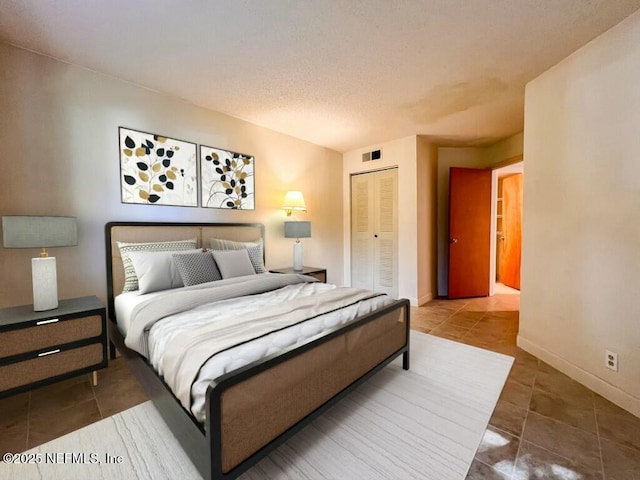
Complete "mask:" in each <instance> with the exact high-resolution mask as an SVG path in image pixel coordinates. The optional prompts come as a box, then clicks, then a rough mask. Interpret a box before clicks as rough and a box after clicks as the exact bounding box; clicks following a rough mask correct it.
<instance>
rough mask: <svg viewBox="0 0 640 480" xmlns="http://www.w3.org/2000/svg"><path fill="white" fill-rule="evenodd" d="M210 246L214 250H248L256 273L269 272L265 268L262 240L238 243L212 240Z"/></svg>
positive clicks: (220, 239)
mask: <svg viewBox="0 0 640 480" xmlns="http://www.w3.org/2000/svg"><path fill="white" fill-rule="evenodd" d="M209 244H210V246H211V249H212V250H242V249H243V248H246V249H247V251H248V252H249V259H250V260H251V265H253V269H254V270H255V272H256V273H265V272H266V271H267V269H266V267H265V266H264V245H263V243H262V238H258V239H257V240H254V241H252V242H236V241H235V240H225V239H223V238H210V239H209Z"/></svg>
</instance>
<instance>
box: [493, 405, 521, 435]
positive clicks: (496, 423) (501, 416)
mask: <svg viewBox="0 0 640 480" xmlns="http://www.w3.org/2000/svg"><path fill="white" fill-rule="evenodd" d="M526 415H527V410H526V409H524V408H520V407H516V406H515V405H513V404H511V403H507V402H505V401H503V400H498V403H497V404H496V408H495V410H494V411H493V415H492V416H491V419H490V420H489V425H491V426H493V427H495V428H497V429H499V430H503V431H505V432H507V433H510V434H512V435H515V436H516V437H520V436H521V435H522V427H523V425H524V419H525V417H526Z"/></svg>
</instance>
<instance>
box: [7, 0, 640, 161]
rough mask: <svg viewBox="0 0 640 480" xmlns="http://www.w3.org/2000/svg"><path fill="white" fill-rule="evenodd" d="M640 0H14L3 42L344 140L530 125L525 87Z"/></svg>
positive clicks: (472, 136)
mask: <svg viewBox="0 0 640 480" xmlns="http://www.w3.org/2000/svg"><path fill="white" fill-rule="evenodd" d="M639 7H640V0H337V1H336V0H322V1H319V0H251V1H249V0H182V1H176V0H104V1H97V0H91V1H88V0H0V40H1V41H5V42H8V43H11V44H13V45H17V46H20V47H23V48H26V49H29V50H33V51H35V52H39V53H43V54H45V55H49V56H51V57H54V58H58V59H60V60H63V61H66V62H70V63H73V64H77V65H82V66H84V67H87V68H90V69H93V70H96V71H99V72H103V73H106V74H109V75H113V76H115V77H118V78H122V79H125V80H128V81H131V82H134V83H136V84H139V85H143V86H145V87H148V88H151V89H154V90H157V91H160V92H165V93H168V94H171V95H174V96H177V97H180V98H183V99H185V100H186V101H189V102H192V103H194V104H196V105H200V106H203V107H207V108H210V109H212V110H217V111H220V112H225V113H227V114H229V115H232V116H234V117H238V118H241V119H244V120H247V121H249V122H252V123H256V124H258V125H262V126H265V127H268V128H271V129H273V130H276V131H279V132H283V133H287V134H290V135H293V136H294V137H298V138H302V139H305V140H308V141H310V142H313V143H316V144H319V145H324V146H327V147H330V148H333V149H335V150H338V151H348V150H351V149H355V148H359V147H363V146H367V145H372V144H376V143H381V142H384V141H387V140H392V139H396V138H400V137H404V136H407V135H414V134H422V135H428V136H430V137H432V138H433V139H435V140H436V141H437V142H438V143H440V144H443V145H480V144H487V143H491V142H493V141H496V140H498V139H501V138H504V137H507V136H509V135H511V134H514V133H517V132H519V131H521V130H522V128H523V109H524V86H525V84H526V82H527V81H529V80H531V79H533V78H535V77H536V76H538V75H539V74H540V73H542V72H544V71H545V70H547V69H548V68H549V67H551V66H552V65H554V64H555V63H557V62H558V61H560V60H561V59H562V58H564V57H566V56H567V55H569V54H570V53H571V52H573V51H575V50H576V49H577V48H579V47H580V46H582V45H584V44H585V43H587V42H588V41H590V40H591V39H593V38H595V37H596V36H597V35H599V34H600V33H602V32H604V31H606V30H607V29H609V28H610V27H612V26H613V25H615V24H616V23H618V22H620V21H621V20H622V19H624V18H625V17H627V16H628V15H630V14H631V13H632V12H633V11H635V10H636V9H638V8H639Z"/></svg>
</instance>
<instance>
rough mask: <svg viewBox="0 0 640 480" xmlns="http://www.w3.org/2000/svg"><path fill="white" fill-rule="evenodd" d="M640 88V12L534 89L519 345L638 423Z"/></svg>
mask: <svg viewBox="0 0 640 480" xmlns="http://www.w3.org/2000/svg"><path fill="white" fill-rule="evenodd" d="M638 85H640V12H639V13H635V14H634V15H632V16H630V17H629V18H628V19H626V20H625V21H623V22H622V23H621V24H619V25H618V26H616V27H614V28H613V29H611V30H609V31H608V32H606V33H605V34H603V35H601V36H600V37H598V38H597V39H595V40H594V41H592V42H591V43H589V44H587V45H586V46H585V47H583V48H582V49H580V50H578V51H577V52H575V53H574V54H573V55H571V56H570V57H568V58H567V59H565V60H563V61H562V62H561V63H559V64H558V65H556V66H555V67H553V68H552V69H551V70H549V71H547V72H546V73H544V74H542V75H541V76H540V77H538V78H537V79H535V80H533V81H532V82H530V83H529V84H528V85H527V87H526V100H525V140H524V145H525V151H524V156H525V159H526V162H525V164H526V166H525V177H524V182H525V184H524V225H523V227H524V229H523V261H522V298H521V313H520V333H519V337H518V345H520V346H521V347H522V348H524V349H525V350H528V351H530V352H531V353H533V354H535V355H536V356H538V357H540V358H541V359H542V360H544V361H545V362H548V363H550V364H551V365H553V366H554V367H556V368H558V369H559V370H561V371H563V372H564V373H566V374H568V375H569V376H571V377H573V378H575V379H577V380H578V381H580V382H582V383H584V384H586V385H587V386H589V387H590V388H592V389H593V390H595V391H596V392H598V393H600V394H602V395H603V396H605V397H607V398H609V399H611V400H612V401H614V402H616V403H618V404H619V405H621V406H623V407H625V408H627V409H628V410H630V411H632V412H633V413H635V414H636V415H638V416H640V295H639V294H638V292H639V288H638V285H639V276H640V90H639V89H638ZM605 349H609V350H613V351H615V352H617V353H618V355H619V365H620V370H619V372H617V373H615V372H613V371H611V370H608V369H606V368H605V363H604V358H605Z"/></svg>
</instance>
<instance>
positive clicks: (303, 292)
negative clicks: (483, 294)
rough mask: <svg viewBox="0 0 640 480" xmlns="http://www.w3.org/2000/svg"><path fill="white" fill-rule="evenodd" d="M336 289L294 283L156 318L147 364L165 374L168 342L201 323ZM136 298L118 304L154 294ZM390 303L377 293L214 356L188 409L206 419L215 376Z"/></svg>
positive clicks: (198, 380) (194, 389)
mask: <svg viewBox="0 0 640 480" xmlns="http://www.w3.org/2000/svg"><path fill="white" fill-rule="evenodd" d="M335 288H336V287H335V286H334V285H328V284H324V283H318V282H314V283H296V284H293V285H287V286H285V287H282V288H279V289H277V290H273V291H269V292H266V293H260V294H256V295H250V296H246V297H239V298H231V299H227V300H219V301H217V302H213V303H205V304H203V305H200V306H198V307H195V308H193V309H191V310H188V311H185V312H181V313H177V314H174V315H170V316H167V317H165V318H162V319H160V320H158V321H156V322H155V323H154V324H153V326H152V327H151V328H150V330H149V331H148V336H147V339H148V344H147V348H148V352H149V357H148V358H149V362H150V363H151V365H152V366H153V367H154V368H155V369H156V371H157V372H158V373H159V374H160V375H164V374H165V373H166V372H164V371H163V355H164V353H165V351H166V350H167V345H168V344H170V342H171V340H172V339H174V338H176V337H177V336H179V335H180V333H182V332H186V331H190V330H193V329H195V328H199V327H202V326H203V325H206V324H209V323H210V322H216V321H219V322H221V323H222V322H223V321H225V320H226V321H228V320H229V319H233V318H242V317H243V316H246V315H247V314H250V313H251V312H255V311H258V310H265V309H268V308H271V307H277V306H279V305H283V304H285V303H286V302H288V301H291V300H292V299H294V298H301V297H307V296H310V295H315V294H320V293H322V292H328V291H330V290H333V289H335ZM156 293H161V292H156ZM151 295H155V294H151ZM121 296H122V295H121ZM119 297H120V296H119ZM119 297H118V298H119ZM137 297H138V298H131V297H128V298H125V299H123V301H120V302H118V303H120V305H121V308H124V306H125V305H126V306H132V307H135V306H136V305H138V304H139V303H140V302H141V301H142V300H141V298H143V299H144V300H146V299H147V298H150V297H149V295H138V296H137ZM392 301H393V300H392V299H391V298H390V297H389V296H386V295H382V296H376V297H374V298H370V299H367V300H363V301H361V302H359V303H357V304H354V305H351V306H348V307H346V308H343V309H340V310H337V311H333V312H330V313H327V314H323V315H319V316H317V317H315V318H312V319H310V320H306V321H304V322H303V323H299V324H296V325H293V326H291V327H287V328H285V329H282V330H279V331H276V332H273V333H269V334H267V335H264V336H262V337H260V338H257V339H254V340H251V341H249V342H247V343H243V344H241V345H239V346H235V347H231V348H229V349H227V350H224V351H222V352H220V353H218V354H217V355H214V356H213V357H211V358H210V359H209V360H208V361H206V363H205V364H204V365H203V366H202V368H201V369H200V371H199V373H198V376H197V377H196V379H195V381H194V382H193V384H192V385H191V406H190V408H191V412H192V414H193V415H194V416H195V418H196V419H197V420H198V421H199V422H204V420H205V396H206V391H207V387H208V385H209V384H210V382H211V381H212V380H214V379H216V378H218V377H220V376H221V375H223V374H225V373H228V372H230V371H232V370H235V369H237V368H240V367H242V366H244V365H247V364H249V363H251V362H254V361H257V360H260V359H262V358H265V357H267V356H269V355H273V354H276V353H279V352H281V351H282V350H284V349H285V348H287V347H289V346H291V345H293V344H296V343H298V342H301V341H303V340H306V339H309V338H311V337H313V336H315V335H317V334H319V333H321V332H323V331H325V330H328V329H331V328H333V327H335V326H338V325H341V324H344V323H346V322H347V321H349V320H352V319H354V318H356V317H358V316H360V315H363V314H366V313H369V312H371V311H373V310H376V309H378V308H380V307H382V306H384V305H388V304H390V303H391V302H392ZM127 318H129V317H127ZM118 324H119V325H120V317H118ZM121 328H122V326H121ZM187 392H188V391H187Z"/></svg>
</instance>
